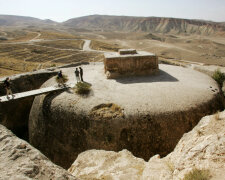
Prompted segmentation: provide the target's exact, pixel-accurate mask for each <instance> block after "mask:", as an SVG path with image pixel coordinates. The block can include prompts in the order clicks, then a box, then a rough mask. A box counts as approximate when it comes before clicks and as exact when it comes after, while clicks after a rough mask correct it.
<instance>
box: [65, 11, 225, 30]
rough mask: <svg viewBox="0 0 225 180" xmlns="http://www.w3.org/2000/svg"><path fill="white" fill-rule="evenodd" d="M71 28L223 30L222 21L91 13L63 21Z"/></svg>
mask: <svg viewBox="0 0 225 180" xmlns="http://www.w3.org/2000/svg"><path fill="white" fill-rule="evenodd" d="M63 25H65V26H68V27H73V28H84V29H92V30H104V31H128V32H158V33H196V34H215V33H218V32H224V31H225V25H224V24H223V23H216V22H211V21H204V20H188V19H176V18H161V17H128V16H104V15H91V16H85V17H80V18H73V19H70V20H68V21H66V22H64V23H63Z"/></svg>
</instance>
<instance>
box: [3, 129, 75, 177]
mask: <svg viewBox="0 0 225 180" xmlns="http://www.w3.org/2000/svg"><path fill="white" fill-rule="evenodd" d="M0 179H1V180H8V179H12V180H13V179H18V180H20V179H21V180H22V179H23V180H25V179H26V180H28V179H43V180H45V179H46V180H50V179H52V180H53V179H54V180H68V179H71V180H75V179H76V178H75V177H74V176H72V175H71V174H69V173H68V172H67V171H66V170H64V169H62V168H61V167H59V166H57V165H55V164H53V163H52V162H51V161H50V160H49V159H48V158H46V157H45V156H44V155H43V154H41V153H40V152H39V151H38V150H36V149H35V148H34V147H32V146H31V145H29V144H28V143H27V142H26V141H23V140H21V139H19V138H17V137H16V136H15V135H14V134H12V132H11V131H9V130H8V129H6V128H5V127H4V126H2V125H0Z"/></svg>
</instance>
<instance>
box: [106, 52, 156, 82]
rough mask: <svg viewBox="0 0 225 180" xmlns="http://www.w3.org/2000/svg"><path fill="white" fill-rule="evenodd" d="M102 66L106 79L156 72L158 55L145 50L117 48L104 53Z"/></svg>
mask: <svg viewBox="0 0 225 180" xmlns="http://www.w3.org/2000/svg"><path fill="white" fill-rule="evenodd" d="M104 55H105V59H104V68H105V73H106V76H107V78H108V79H111V78H117V77H123V76H138V75H149V74H155V73H157V72H158V57H157V56H156V55H155V54H152V53H148V52H145V51H136V50H134V49H131V50H119V53H117V52H116V53H115V52H110V53H105V54H104Z"/></svg>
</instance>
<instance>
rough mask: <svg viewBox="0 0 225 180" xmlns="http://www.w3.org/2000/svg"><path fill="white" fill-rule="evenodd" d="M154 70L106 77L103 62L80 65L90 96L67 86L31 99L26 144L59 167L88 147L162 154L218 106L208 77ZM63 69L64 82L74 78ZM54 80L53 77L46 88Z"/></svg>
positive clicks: (219, 101) (164, 67)
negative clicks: (139, 73) (59, 90)
mask: <svg viewBox="0 0 225 180" xmlns="http://www.w3.org/2000/svg"><path fill="white" fill-rule="evenodd" d="M159 68H160V72H159V74H158V75H156V76H141V77H129V78H121V79H111V80H107V79H106V77H105V75H104V66H103V64H96V65H88V66H83V69H84V80H85V81H86V82H88V83H90V84H91V85H92V86H91V89H92V91H91V93H90V95H89V96H80V95H77V94H76V93H74V90H72V89H71V90H70V91H63V92H57V93H50V94H48V95H41V96H38V97H36V98H35V100H34V103H33V106H32V109H31V113H30V118H29V138H30V143H31V144H32V145H33V146H34V147H36V148H38V149H39V150H40V151H41V152H43V153H44V154H45V155H46V156H47V157H49V158H50V159H51V160H52V161H53V162H54V163H56V164H58V165H60V166H62V167H64V168H69V167H70V165H71V164H72V163H73V161H74V159H76V157H77V156H78V154H79V153H81V152H83V151H86V150H88V149H104V150H111V151H121V150H123V149H128V150H129V151H131V152H132V153H133V154H134V155H135V156H136V157H141V158H144V159H145V160H149V158H150V157H151V156H154V155H155V154H160V156H162V157H163V156H166V155H167V154H168V153H170V152H171V151H172V150H173V149H174V147H175V146H176V144H177V143H178V141H179V140H180V138H181V137H182V135H183V134H184V133H185V132H188V131H190V130H191V129H192V128H193V127H194V126H195V125H196V124H197V123H198V121H199V120H200V119H201V118H202V117H204V116H205V115H208V114H212V113H213V112H216V111H217V110H218V109H221V108H222V107H223V104H222V99H221V95H220V92H219V88H218V86H217V84H216V82H215V81H214V80H213V79H211V78H210V77H208V76H207V75H204V74H202V73H200V72H197V71H193V70H191V69H186V68H182V67H177V66H170V65H159ZM63 73H65V74H67V75H68V78H69V82H68V83H75V82H76V80H75V75H74V69H67V70H66V71H64V72H63ZM55 84H56V82H55V79H54V78H53V79H50V80H49V81H48V82H46V83H45V86H51V85H55Z"/></svg>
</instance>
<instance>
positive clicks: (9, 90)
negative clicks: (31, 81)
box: [4, 77, 15, 99]
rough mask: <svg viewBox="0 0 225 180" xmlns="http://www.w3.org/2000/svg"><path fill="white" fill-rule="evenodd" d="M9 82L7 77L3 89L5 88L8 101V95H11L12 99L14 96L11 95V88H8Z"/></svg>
mask: <svg viewBox="0 0 225 180" xmlns="http://www.w3.org/2000/svg"><path fill="white" fill-rule="evenodd" d="M9 81H10V79H9V78H8V77H7V78H6V79H5V81H4V87H5V90H6V96H7V98H8V99H9V94H11V95H12V98H14V97H15V95H13V93H12V90H11V87H10V82H9Z"/></svg>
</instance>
